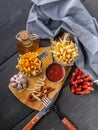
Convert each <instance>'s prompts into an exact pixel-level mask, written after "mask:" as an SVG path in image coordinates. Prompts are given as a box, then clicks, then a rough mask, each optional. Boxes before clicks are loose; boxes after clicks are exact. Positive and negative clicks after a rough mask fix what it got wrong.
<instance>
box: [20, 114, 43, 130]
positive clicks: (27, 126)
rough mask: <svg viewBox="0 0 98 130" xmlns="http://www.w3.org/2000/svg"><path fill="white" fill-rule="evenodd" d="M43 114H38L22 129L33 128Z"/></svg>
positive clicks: (29, 129)
mask: <svg viewBox="0 0 98 130" xmlns="http://www.w3.org/2000/svg"><path fill="white" fill-rule="evenodd" d="M40 118H41V116H40V115H38V114H36V115H35V116H34V117H33V118H32V119H31V120H30V121H29V122H28V123H27V125H26V126H25V127H24V128H23V129H22V130H31V128H32V127H33V126H34V125H35V124H36V123H37V122H38V121H39V120H40Z"/></svg>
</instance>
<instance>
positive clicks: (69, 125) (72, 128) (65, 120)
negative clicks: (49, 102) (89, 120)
mask: <svg viewBox="0 0 98 130" xmlns="http://www.w3.org/2000/svg"><path fill="white" fill-rule="evenodd" d="M51 110H53V111H54V112H55V113H56V114H57V115H58V117H59V119H60V120H61V121H62V123H63V124H64V125H65V126H66V127H67V128H68V130H77V128H76V127H75V126H74V125H73V124H72V122H71V121H70V120H69V119H68V118H67V117H65V116H64V115H63V114H62V113H61V112H60V111H59V108H58V107H57V106H56V105H53V106H52V108H51Z"/></svg>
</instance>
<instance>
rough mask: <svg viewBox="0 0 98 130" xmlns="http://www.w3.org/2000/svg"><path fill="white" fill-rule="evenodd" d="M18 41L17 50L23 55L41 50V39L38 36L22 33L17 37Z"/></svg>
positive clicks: (26, 32)
mask: <svg viewBox="0 0 98 130" xmlns="http://www.w3.org/2000/svg"><path fill="white" fill-rule="evenodd" d="M16 39H18V43H17V49H18V50H19V51H20V53H21V54H24V53H27V52H33V51H37V49H38V48H39V38H38V35H37V34H31V33H29V32H28V31H21V32H19V33H18V34H17V35H16Z"/></svg>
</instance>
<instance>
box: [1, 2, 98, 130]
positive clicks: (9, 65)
mask: <svg viewBox="0 0 98 130" xmlns="http://www.w3.org/2000/svg"><path fill="white" fill-rule="evenodd" d="M89 1H90V2H91V0H89ZM96 1H97V0H96ZM96 1H95V4H94V6H93V5H92V6H91V5H90V6H88V5H89V3H88V0H85V1H84V4H85V6H86V7H87V8H88V10H90V13H91V14H92V15H93V16H94V14H95V16H96V18H98V15H97V13H96V11H95V13H94V10H95V6H96V4H97V5H98V2H96ZM93 3H94V1H93ZM91 4H92V3H91ZM31 5H32V3H31V2H30V1H29V0H21V1H20V0H14V1H12V0H9V1H7V0H1V1H0V88H1V89H0V130H21V129H22V128H23V127H24V126H25V124H26V123H27V122H28V121H29V120H30V119H31V118H32V117H33V116H34V115H35V114H36V113H37V111H35V110H32V109H30V108H28V107H27V106H25V105H24V104H22V103H21V102H20V101H19V100H18V99H17V98H16V97H15V96H14V95H13V94H12V93H11V92H10V90H9V88H8V84H9V80H10V77H12V75H13V74H16V73H18V70H17V69H16V68H15V66H16V64H17V56H18V55H19V53H18V51H17V47H16V43H17V40H16V39H15V35H16V34H17V33H18V32H19V31H20V30H23V29H25V26H26V20H27V17H28V13H29V10H30V7H31ZM91 9H92V11H91ZM96 10H97V6H96ZM46 43H47V45H46ZM49 44H50V43H49V41H47V40H41V43H40V46H44V45H46V46H48V45H49ZM94 88H95V91H94V92H92V93H91V94H90V95H84V96H79V95H73V94H72V93H71V92H70V90H69V87H68V85H66V83H65V84H64V87H63V89H62V90H61V92H60V95H59V97H58V99H57V101H56V103H55V104H56V105H57V106H58V107H59V109H60V112H62V113H63V115H66V116H67V117H68V118H69V120H71V122H73V124H74V125H75V126H76V127H77V128H78V130H98V86H94ZM33 130H67V128H66V127H65V126H64V125H63V124H62V123H61V121H60V119H59V118H58V116H57V114H56V113H55V112H53V111H50V112H49V113H48V114H47V115H46V116H44V117H43V118H42V119H41V120H40V121H39V122H38V124H37V125H36V126H35V127H34V128H33Z"/></svg>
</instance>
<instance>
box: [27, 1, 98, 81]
mask: <svg viewBox="0 0 98 130" xmlns="http://www.w3.org/2000/svg"><path fill="white" fill-rule="evenodd" d="M31 1H32V2H33V5H32V7H31V9H30V12H29V17H28V20H27V26H26V29H27V30H28V31H30V32H31V33H36V34H38V35H39V37H40V38H41V39H46V38H48V39H49V38H50V37H51V36H52V37H54V36H55V35H57V34H58V33H59V32H60V30H61V29H65V30H67V31H69V32H70V33H72V34H73V35H74V36H75V37H76V44H77V46H78V48H79V56H78V58H77V60H76V61H75V63H76V65H77V66H78V67H83V70H84V72H87V73H88V74H89V75H92V77H93V79H94V80H95V79H97V78H98V23H97V21H96V19H95V18H93V17H92V16H91V15H90V14H89V13H88V11H87V10H86V9H85V7H84V6H83V4H82V3H81V1H79V0H31Z"/></svg>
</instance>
